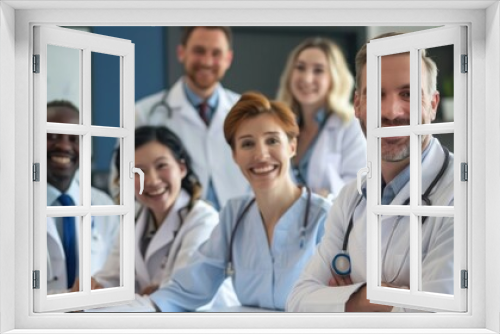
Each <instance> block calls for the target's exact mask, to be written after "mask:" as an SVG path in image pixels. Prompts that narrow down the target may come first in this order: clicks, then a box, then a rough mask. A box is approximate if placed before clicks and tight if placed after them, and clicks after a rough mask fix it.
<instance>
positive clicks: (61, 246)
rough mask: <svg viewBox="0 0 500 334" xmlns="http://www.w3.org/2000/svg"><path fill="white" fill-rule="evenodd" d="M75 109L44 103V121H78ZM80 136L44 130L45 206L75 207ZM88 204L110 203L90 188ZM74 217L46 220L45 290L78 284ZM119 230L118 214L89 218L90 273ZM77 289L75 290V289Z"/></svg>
mask: <svg viewBox="0 0 500 334" xmlns="http://www.w3.org/2000/svg"><path fill="white" fill-rule="evenodd" d="M79 120H80V115H79V112H78V109H77V108H76V107H75V106H74V105H73V104H72V103H70V102H68V101H63V100H57V101H52V102H50V103H49V104H47V122H51V123H69V124H79V123H80V121H79ZM79 163H80V137H79V136H76V135H66V134H57V133H47V206H59V205H63V206H79V205H81V200H80V185H79V181H78V178H76V177H75V175H76V174H77V171H78V168H79ZM91 205H113V201H112V200H111V198H110V197H109V196H108V195H106V194H105V193H104V192H102V191H100V190H98V189H96V188H93V187H92V188H91ZM79 225H80V224H78V217H57V218H54V219H49V220H47V253H48V255H47V267H48V268H49V270H48V274H47V291H48V293H60V292H66V291H68V289H70V288H71V287H73V285H74V284H75V285H78V278H79V276H78V262H79V261H80V258H79V256H78V249H79V246H78V240H79V235H80V227H79ZM119 231H120V217H119V216H95V217H92V232H91V233H92V236H91V237H92V241H91V274H94V273H95V272H97V271H98V270H99V269H101V267H102V266H103V265H104V262H105V261H106V258H107V257H108V255H109V252H110V251H111V249H112V246H113V243H114V241H115V239H116V237H117V235H118V233H119ZM77 290H79V289H77Z"/></svg>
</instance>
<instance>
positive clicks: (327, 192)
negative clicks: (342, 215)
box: [316, 189, 330, 198]
mask: <svg viewBox="0 0 500 334" xmlns="http://www.w3.org/2000/svg"><path fill="white" fill-rule="evenodd" d="M316 193H317V194H318V195H320V196H321V197H324V198H327V197H328V196H329V195H330V190H329V189H319V190H318V191H317V192H316Z"/></svg>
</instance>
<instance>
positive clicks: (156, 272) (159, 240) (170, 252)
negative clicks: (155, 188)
mask: <svg viewBox="0 0 500 334" xmlns="http://www.w3.org/2000/svg"><path fill="white" fill-rule="evenodd" d="M189 200H190V197H189V194H188V193H187V192H186V191H185V190H182V191H181V192H180V194H179V197H178V199H177V200H176V202H175V203H174V206H173V207H172V208H171V210H170V212H169V214H168V215H167V217H165V220H164V221H163V223H162V225H161V226H160V228H159V229H158V231H157V232H156V234H155V235H154V237H153V238H152V239H151V241H150V244H149V246H148V248H147V250H146V254H145V255H146V256H143V255H142V253H141V251H140V249H141V247H140V246H141V244H142V240H141V239H142V237H143V232H144V229H145V228H146V227H147V220H148V218H149V212H148V210H147V209H146V208H144V209H143V210H141V212H140V214H139V216H138V217H137V220H136V226H135V282H136V292H137V293H140V292H141V291H142V290H143V289H144V288H146V287H147V286H149V285H153V284H157V285H159V286H161V285H162V284H163V283H166V282H167V281H168V280H169V279H170V276H171V275H172V274H173V273H174V272H175V271H176V270H178V269H179V268H182V267H184V266H186V265H187V264H188V263H189V261H190V260H191V257H192V255H193V254H194V253H195V251H196V250H197V249H198V247H199V246H200V245H201V244H202V243H203V242H204V241H205V240H207V238H208V237H209V236H210V234H211V233H212V230H213V228H214V227H215V226H216V225H217V223H218V222H219V215H218V213H217V211H215V209H214V208H213V207H212V206H210V205H208V204H207V203H205V202H204V201H197V202H196V203H195V205H194V206H193V208H192V209H191V210H190V211H189V213H188V214H187V215H185V214H184V215H183V221H182V224H181V221H180V218H179V215H178V212H179V210H180V209H182V208H184V207H185V206H186V205H187V204H188V202H189ZM94 278H95V279H96V280H97V281H98V282H99V283H101V284H102V285H103V286H104V287H113V286H118V285H119V282H120V248H119V243H115V247H114V248H113V251H112V253H111V255H110V256H109V258H108V260H107V261H106V264H105V265H104V267H103V268H102V270H101V271H99V272H98V273H97V274H96V275H95V276H94ZM214 303H215V305H217V307H225V306H235V305H239V302H238V299H237V297H236V294H235V292H234V290H233V288H232V284H231V281H230V280H227V281H226V282H225V284H224V285H223V288H222V289H220V290H219V293H218V294H217V296H216V297H215V298H214Z"/></svg>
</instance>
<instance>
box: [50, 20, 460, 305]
mask: <svg viewBox="0 0 500 334" xmlns="http://www.w3.org/2000/svg"><path fill="white" fill-rule="evenodd" d="M231 44H232V35H231V31H230V29H229V28H227V27H187V28H185V29H184V32H183V37H182V41H181V44H180V45H179V47H178V50H177V54H178V59H179V61H180V62H181V63H182V64H183V65H184V70H185V75H184V76H183V77H182V78H180V79H179V80H178V82H177V83H176V84H175V85H174V86H173V87H172V89H171V90H169V91H162V92H159V93H157V94H155V95H153V96H150V97H147V98H145V99H144V100H142V101H139V102H138V103H137V105H136V125H137V126H138V127H139V128H138V129H137V130H136V145H135V160H136V166H137V167H139V168H141V169H142V170H143V171H144V173H145V189H144V193H143V194H142V195H140V194H138V193H137V192H136V198H137V201H138V202H139V203H140V204H141V206H142V208H141V210H140V211H139V213H138V215H137V219H136V221H137V223H136V245H135V247H136V291H137V293H139V294H143V295H150V300H151V302H152V303H153V305H154V306H155V307H156V308H157V310H160V311H186V310H192V311H194V310H198V309H200V308H203V307H205V308H206V307H207V305H212V306H213V305H221V306H224V305H225V306H231V305H236V304H238V303H241V304H242V305H245V306H253V307H259V308H267V309H275V310H285V309H286V310H290V311H344V310H345V311H389V310H391V308H390V307H388V306H384V305H376V304H370V303H369V302H368V300H367V299H366V288H365V286H364V283H363V282H366V272H365V267H366V243H365V240H366V226H365V218H366V212H365V208H366V198H364V197H361V198H358V197H357V196H356V191H355V188H356V187H355V184H353V179H354V178H355V176H356V173H357V171H358V170H359V169H360V168H361V167H363V166H364V165H365V160H366V142H365V139H364V138H363V131H364V132H365V134H366V68H365V67H366V46H364V47H363V48H362V49H361V50H360V52H359V53H358V55H357V58H356V72H357V76H356V88H357V89H356V92H355V95H354V97H355V98H354V110H355V114H356V116H357V118H358V119H359V122H358V120H356V119H354V118H353V117H352V116H353V113H354V112H353V111H352V107H351V106H350V104H349V99H350V96H351V93H352V89H353V84H354V80H353V78H352V75H351V74H350V72H349V70H348V68H347V65H346V62H345V59H344V57H343V55H342V53H341V51H340V49H339V48H338V47H337V46H336V45H335V44H334V43H332V42H331V41H329V40H327V39H324V38H311V39H308V40H306V41H304V42H303V43H302V44H300V45H299V46H298V47H296V48H295V50H294V51H293V52H292V53H291V54H290V56H289V59H288V62H287V64H286V66H285V70H284V72H283V75H282V78H281V85H280V89H279V92H278V100H279V101H280V102H277V101H270V100H269V99H267V98H266V97H265V96H263V95H261V94H258V93H246V94H243V95H242V96H241V97H240V96H238V95H237V94H236V93H234V92H231V91H229V90H227V89H225V88H223V87H222V85H221V84H220V80H221V79H222V77H223V76H224V74H225V72H226V70H227V69H228V68H229V66H230V64H231V61H232V57H233V54H232V49H231ZM385 58H386V62H387V64H389V65H391V66H393V67H394V68H393V69H396V70H397V71H396V73H399V72H398V71H405V70H407V72H401V73H408V75H407V77H405V76H404V75H403V76H401V73H400V75H394V73H395V72H394V71H387V75H385V74H384V75H385V76H384V78H385V79H384V80H383V82H382V86H383V88H382V89H383V91H384V92H386V93H385V95H384V96H385V98H383V102H382V117H383V120H385V121H386V122H387V126H391V125H395V124H404V122H406V121H408V120H409V100H408V101H406V100H404V99H406V95H405V94H404V93H405V92H403V91H402V90H403V89H406V90H407V91H409V88H408V87H409V55H405V54H402V55H397V56H389V57H385ZM423 61H424V64H425V66H424V67H423V75H424V74H425V75H426V76H427V77H429V78H430V80H428V81H425V80H422V82H423V83H422V85H423V88H424V86H426V87H425V89H424V93H423V100H425V104H424V103H423V105H424V106H425V108H424V111H425V112H423V113H422V115H423V121H424V122H426V123H429V122H431V121H432V120H433V119H434V117H435V112H436V108H437V104H438V103H439V94H438V92H437V91H436V89H435V77H436V72H437V71H436V69H435V64H434V63H433V62H432V60H430V59H429V58H427V57H425V55H424V56H423ZM398 66H399V68H398ZM405 66H406V67H405ZM388 67H389V66H386V67H385V68H388ZM383 68H384V67H383ZM432 77H433V78H434V86H433V87H427V86H428V83H427V82H431V83H432V82H433V81H432ZM405 80H406V81H407V82H406V81H405ZM405 84H406V86H405ZM389 93H390V94H394V95H393V97H390V96H389V95H388V94H389ZM398 99H399V100H398ZM384 101H385V102H384ZM165 126H166V127H165ZM66 141H68V140H67V139H66ZM422 142H423V147H422V149H423V153H422V157H423V164H424V165H426V164H427V165H428V166H429V175H428V178H429V181H428V183H431V181H432V177H433V175H434V174H436V173H438V171H435V169H436V168H437V167H434V166H435V161H436V159H438V160H439V159H444V158H443V154H444V153H443V149H442V147H441V145H440V144H439V142H438V141H437V139H435V138H432V137H431V136H428V137H426V139H425V140H423V141H422ZM408 147H409V140H406V138H398V139H397V140H385V139H382V151H383V156H382V159H383V162H382V178H383V180H384V184H385V187H384V189H383V192H385V191H387V192H389V191H391V192H392V198H391V197H389V199H388V203H392V202H394V203H396V202H397V203H396V204H401V203H399V201H401V198H402V197H405V196H407V195H405V194H408V193H409V190H408V188H409V176H408V169H409V155H408V154H407V153H408V150H407V148H408ZM384 152H386V153H387V154H384ZM447 157H448V159H446V160H443V161H444V162H443V164H442V165H443V166H444V167H445V172H444V175H443V176H440V177H439V178H438V180H437V185H433V187H432V189H431V190H434V191H432V193H431V195H430V197H431V198H432V200H433V203H436V205H448V204H449V203H450V202H452V201H453V191H452V190H451V191H450V187H449V186H448V185H449V184H450V183H452V170H451V169H452V167H450V166H452V165H453V162H452V156H451V159H449V154H448V155H447ZM59 160H61V159H59ZM49 168H50V166H49ZM115 170H116V167H115ZM67 174H68V175H70V174H71V173H70V172H68V173H67ZM441 174H442V173H441ZM73 176H74V172H73V175H71V177H72V178H73ZM49 182H50V181H49ZM136 182H137V181H136ZM424 183H425V182H424ZM432 183H435V182H432ZM344 185H346V186H345V187H344ZM136 188H137V189H138V187H136ZM67 189H69V188H66V189H65V187H60V192H62V193H65V191H66V190H67ZM451 189H452V188H451ZM333 198H336V200H335V203H334V206H333V207H331V208H330V206H331V199H333ZM404 199H405V198H403V200H402V202H404ZM443 202H445V203H446V204H442V203H443ZM207 203H210V205H208V204H207ZM62 205H64V204H62ZM219 209H220V210H221V211H220V214H219V215H217V211H218V210H219ZM327 216H328V218H327ZM396 219H398V222H399V221H402V223H401V224H400V225H401V227H399V226H398V228H399V231H397V234H396V235H397V236H398V237H397V238H395V240H392V239H393V238H391V240H390V242H389V245H385V246H386V247H389V246H390V250H389V252H388V254H389V255H388V256H387V258H386V259H385V261H386V262H390V261H393V260H394V259H401V258H402V260H400V262H401V266H400V267H399V269H398V268H396V270H399V271H398V274H396V275H395V276H396V277H395V276H394V273H393V270H394V268H395V266H387V269H386V267H384V268H383V270H384V271H385V270H387V271H388V272H387V273H386V275H388V276H390V277H395V278H394V279H391V280H390V282H389V280H388V282H387V284H390V285H391V286H401V287H404V286H406V287H407V286H408V285H409V278H408V272H409V269H408V265H409V258H408V256H407V252H406V249H407V247H409V245H408V243H407V242H405V240H408V239H407V238H406V239H405V238H404V236H405V235H407V234H408V233H409V230H408V224H404V221H405V218H404V217H403V218H402V219H401V218H396ZM429 220H433V222H432V223H427V224H425V225H424V227H423V232H422V233H423V235H424V243H425V244H424V246H423V248H424V249H425V253H424V265H423V267H424V270H423V271H424V277H423V280H424V285H426V286H427V287H428V290H426V291H435V292H447V291H449V289H450V288H451V285H450V284H449V280H450V279H452V278H451V271H452V270H451V271H450V265H451V269H452V265H453V262H452V257H451V248H450V247H452V245H453V243H452V239H451V246H450V238H452V236H453V224H452V223H453V222H452V221H451V222H450V221H449V219H448V220H447V219H438V218H430V219H429ZM349 221H351V224H352V225H353V226H351V229H352V232H351V234H352V236H350V235H349V234H348V236H347V239H348V240H349V239H351V242H349V243H348V252H349V253H350V254H351V261H352V264H351V265H350V267H351V268H350V269H352V270H350V273H349V274H345V273H341V274H338V273H336V272H335V271H334V270H332V267H331V262H332V259H333V258H334V257H335V256H336V255H337V254H338V253H339V252H342V251H343V250H342V244H343V240H344V238H345V234H346V231H347V229H348V224H349ZM352 221H354V223H352ZM62 230H63V228H59V237H60V239H61V240H64V237H63V234H64V233H63V232H64V231H62ZM383 233H385V232H383ZM387 233H391V231H387ZM450 233H451V234H450ZM392 234H394V231H392ZM400 236H401V237H400ZM102 237H103V238H107V240H108V242H107V245H108V247H107V249H106V256H105V257H104V258H105V259H107V260H106V261H105V263H101V264H100V268H99V270H96V271H94V270H93V272H92V274H93V276H94V277H93V279H92V286H93V288H101V287H108V286H116V285H117V284H118V281H119V268H117V265H118V262H117V261H115V259H114V258H115V256H116V255H117V254H118V256H119V253H118V249H117V248H118V247H117V245H116V244H115V243H114V240H115V239H116V238H117V236H116V231H104V232H103V233H102ZM110 240H112V241H111V242H109V241H110ZM383 240H386V239H384V238H383ZM61 243H63V242H62V241H61ZM113 244H115V245H114V246H113ZM318 244H319V246H318V247H317V245H318ZM264 245H265V246H264ZM62 248H64V247H60V251H61V254H62V256H60V257H61V258H64V250H62ZM110 254H111V255H110ZM405 254H406V255H405ZM427 254H429V256H428V258H426V257H427ZM108 255H110V256H108ZM436 266H439V270H436ZM61 267H64V266H61ZM66 269H67V268H66ZM426 269H429V270H426ZM426 273H428V274H426ZM60 276H61V278H63V276H65V275H63V274H61V275H60ZM61 281H65V282H64V285H65V286H67V287H70V286H71V285H72V283H71V282H70V281H69V279H66V277H64V279H61ZM73 282H74V281H73ZM73 284H74V283H73ZM233 289H234V291H233ZM235 295H236V296H235Z"/></svg>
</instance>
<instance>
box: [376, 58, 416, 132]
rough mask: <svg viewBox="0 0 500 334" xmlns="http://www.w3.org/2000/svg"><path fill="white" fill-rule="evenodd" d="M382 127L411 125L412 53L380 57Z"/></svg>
mask: <svg viewBox="0 0 500 334" xmlns="http://www.w3.org/2000/svg"><path fill="white" fill-rule="evenodd" d="M380 58H381V60H380V63H381V74H380V88H381V92H380V96H381V100H380V108H381V112H380V115H381V119H380V126H381V127H388V126H402V125H409V124H410V53H409V52H405V53H398V54H393V55H388V56H383V57H380Z"/></svg>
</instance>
